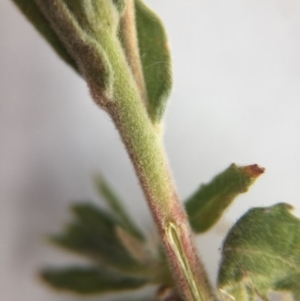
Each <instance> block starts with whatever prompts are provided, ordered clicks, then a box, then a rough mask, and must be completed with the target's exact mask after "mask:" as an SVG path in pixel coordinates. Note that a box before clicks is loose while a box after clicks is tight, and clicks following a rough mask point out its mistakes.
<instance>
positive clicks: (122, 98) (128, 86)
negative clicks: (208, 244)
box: [105, 38, 214, 301]
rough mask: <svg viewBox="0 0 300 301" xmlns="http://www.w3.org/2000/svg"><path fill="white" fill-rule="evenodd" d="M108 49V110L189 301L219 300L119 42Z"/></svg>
mask: <svg viewBox="0 0 300 301" xmlns="http://www.w3.org/2000/svg"><path fill="white" fill-rule="evenodd" d="M105 48H106V49H105V50H106V53H107V54H108V56H109V61H110V62H111V64H112V69H113V70H114V72H115V74H114V79H115V82H114V89H113V91H114V95H113V101H110V102H108V104H107V106H106V110H107V111H108V113H109V114H110V116H111V117H112V119H113V121H114V123H115V125H116V126H117V128H118V130H119V132H120V135H121V138H122V140H123V142H124V144H125V146H126V149H127V152H128V154H129V156H130V158H131V160H132V162H133V165H134V167H135V171H136V173H137V176H138V178H139V180H140V183H141V186H142V188H143V191H144V193H145V196H146V199H147V201H148V204H149V207H150V210H151V212H152V215H153V217H154V219H155V222H156V224H157V227H158V229H159V233H160V236H161V238H162V241H163V245H164V248H165V252H166V255H167V256H166V257H167V258H168V260H169V265H170V268H171V270H172V272H174V278H175V281H176V283H177V288H178V290H179V293H180V294H181V295H182V297H183V298H184V300H188V301H198V300H201V301H210V300H212V299H214V296H213V293H212V289H211V286H210V284H209V280H208V277H207V275H206V272H205V269H204V266H203V264H202V262H201V261H200V259H199V257H198V256H197V254H196V248H195V244H194V241H193V236H192V234H191V229H190V226H189V223H188V219H187V216H186V213H185V211H184V209H183V207H182V205H181V204H180V202H179V199H178V196H177V192H176V189H175V187H174V184H173V180H172V177H171V174H170V171H169V167H168V163H167V160H166V158H165V154H164V150H163V146H162V141H161V137H160V136H159V135H158V134H157V131H156V130H155V127H153V125H152V123H151V120H150V118H149V117H148V114H147V111H146V108H145V106H144V105H143V103H142V101H141V97H140V94H139V90H138V87H137V85H136V82H135V80H134V78H133V76H132V74H131V72H130V69H129V68H128V64H127V62H126V58H125V56H124V53H123V50H122V48H121V45H120V43H119V41H118V40H117V39H114V38H111V39H110V40H108V39H106V43H105Z"/></svg>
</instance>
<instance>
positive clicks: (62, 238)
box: [50, 204, 143, 273]
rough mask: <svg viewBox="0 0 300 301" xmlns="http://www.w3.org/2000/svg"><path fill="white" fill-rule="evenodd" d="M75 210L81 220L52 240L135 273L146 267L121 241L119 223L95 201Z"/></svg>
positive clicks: (77, 220)
mask: <svg viewBox="0 0 300 301" xmlns="http://www.w3.org/2000/svg"><path fill="white" fill-rule="evenodd" d="M73 211H74V213H75V214H76V216H77V219H76V220H75V221H74V222H73V223H71V224H70V225H69V226H68V227H67V229H66V231H65V232H64V233H63V234H62V235H55V236H54V235H53V236H51V237H50V239H51V241H53V242H54V243H56V244H58V245H59V246H62V247H64V248H67V249H68V250H70V251H74V252H76V253H79V254H82V255H84V256H87V257H90V258H92V259H94V260H96V261H100V262H102V263H105V264H108V265H111V266H113V267H115V268H117V269H120V270H124V271H129V272H133V273H134V272H137V271H139V270H141V269H143V267H142V266H141V264H140V263H138V262H137V261H136V260H135V259H134V258H133V257H132V256H131V255H130V253H129V252H128V250H127V249H126V248H125V246H124V245H123V243H122V242H121V241H120V239H119V237H118V234H117V227H119V225H118V223H117V222H116V221H115V220H114V219H113V218H112V217H110V216H109V215H108V214H107V213H105V212H104V211H102V210H100V209H99V208H97V207H96V206H94V205H91V204H77V205H75V206H73Z"/></svg>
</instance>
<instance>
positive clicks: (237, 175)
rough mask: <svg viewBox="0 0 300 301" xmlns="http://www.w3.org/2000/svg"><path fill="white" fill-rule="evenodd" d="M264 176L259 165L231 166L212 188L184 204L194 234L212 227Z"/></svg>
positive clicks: (193, 196)
mask: <svg viewBox="0 0 300 301" xmlns="http://www.w3.org/2000/svg"><path fill="white" fill-rule="evenodd" d="M263 172H264V169H263V168H260V167H259V166H257V165H249V166H242V167H240V166H236V165H235V164H232V165H231V166H230V167H229V168H227V169H226V170H225V171H223V172H222V173H220V174H219V175H217V176H216V177H215V178H214V179H213V180H212V181H211V182H210V183H209V184H204V185H201V186H200V187H199V189H198V190H197V191H196V192H195V193H194V194H193V195H192V196H191V197H190V198H189V199H188V200H187V201H186V203H185V208H186V211H187V214H188V216H189V221H190V224H191V226H192V228H193V230H194V231H195V232H196V233H201V232H205V231H207V230H208V229H209V228H210V227H212V226H213V225H214V224H215V223H216V222H217V221H218V220H219V219H220V217H221V216H222V214H223V212H224V211H225V209H226V208H227V207H228V206H229V205H230V204H231V203H232V202H233V200H234V199H235V198H236V197H237V196H238V195H239V194H241V193H244V192H246V191H247V190H248V189H249V187H250V186H251V185H252V184H253V183H254V181H255V180H256V179H257V177H258V176H259V175H261V174H262V173H263Z"/></svg>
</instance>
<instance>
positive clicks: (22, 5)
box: [13, 0, 79, 72]
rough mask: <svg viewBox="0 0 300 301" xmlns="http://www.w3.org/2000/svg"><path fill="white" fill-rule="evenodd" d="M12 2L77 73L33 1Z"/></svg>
mask: <svg viewBox="0 0 300 301" xmlns="http://www.w3.org/2000/svg"><path fill="white" fill-rule="evenodd" d="M13 2H14V3H15V4H16V5H17V6H18V7H19V9H20V10H21V11H22V13H23V14H24V15H25V16H26V18H27V19H28V20H29V21H30V22H31V23H32V25H33V26H34V27H35V28H36V29H37V30H38V31H39V33H40V34H41V35H42V36H43V37H44V38H45V39H46V40H47V41H48V43H49V44H50V45H51V46H52V47H53V49H54V50H55V51H56V52H57V54H58V55H59V56H60V57H61V58H62V59H63V60H64V61H65V62H66V63H67V64H69V65H70V66H71V67H72V68H73V69H75V71H76V72H79V70H78V66H77V64H76V62H75V60H74V59H73V58H72V56H71V55H70V54H69V53H68V51H67V49H66V47H65V45H64V44H63V43H62V41H61V40H60V38H59V37H58V36H57V34H56V33H55V31H54V30H53V29H52V27H51V25H50V23H49V22H48V20H47V19H46V18H45V16H44V15H43V14H42V13H41V11H40V9H39V7H38V6H37V4H36V3H35V2H34V0H13Z"/></svg>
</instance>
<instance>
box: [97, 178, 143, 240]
mask: <svg viewBox="0 0 300 301" xmlns="http://www.w3.org/2000/svg"><path fill="white" fill-rule="evenodd" d="M95 183H96V187H97V189H98V192H99V194H100V195H101V196H102V197H103V199H104V200H105V201H106V203H107V204H108V206H109V207H110V208H111V209H112V211H113V213H114V215H115V216H116V218H117V219H118V221H119V222H120V224H121V225H122V228H123V229H125V230H126V231H127V232H129V233H131V234H132V235H133V236H135V237H136V238H138V239H140V240H144V235H143V234H142V232H141V231H140V230H139V228H138V227H137V226H136V225H135V223H134V222H133V220H132V219H131V218H130V216H129V215H128V213H127V212H126V209H125V208H124V206H123V202H122V201H121V199H120V198H119V196H118V195H117V194H116V193H115V192H114V190H113V189H112V188H111V187H110V186H109V185H108V183H107V182H106V181H105V180H104V178H103V177H101V176H99V175H97V176H96V177H95Z"/></svg>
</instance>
